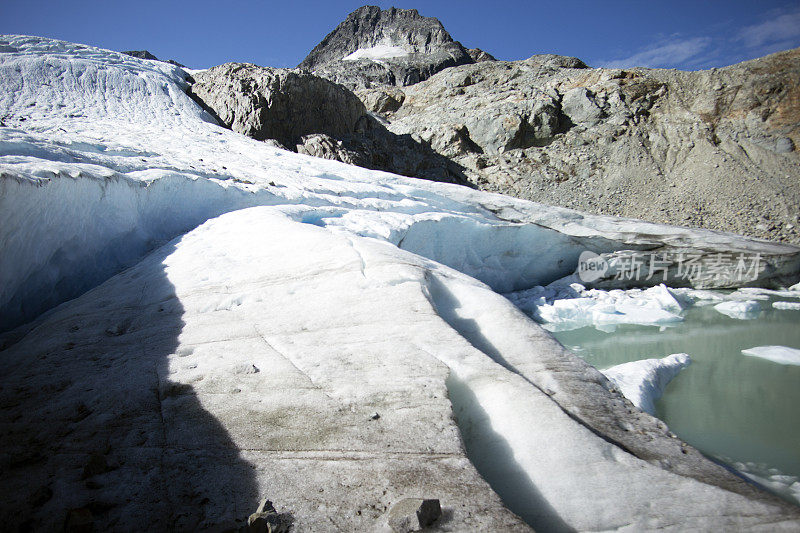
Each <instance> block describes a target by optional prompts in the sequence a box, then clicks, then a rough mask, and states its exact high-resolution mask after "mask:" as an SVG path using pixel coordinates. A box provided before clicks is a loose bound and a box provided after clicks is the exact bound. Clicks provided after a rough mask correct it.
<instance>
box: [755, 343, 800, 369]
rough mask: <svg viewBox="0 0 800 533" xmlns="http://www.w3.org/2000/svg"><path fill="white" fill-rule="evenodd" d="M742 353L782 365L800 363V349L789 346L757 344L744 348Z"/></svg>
mask: <svg viewBox="0 0 800 533" xmlns="http://www.w3.org/2000/svg"><path fill="white" fill-rule="evenodd" d="M742 353H743V354H744V355H749V356H751V357H759V358H761V359H766V360H767V361H772V362H773V363H778V364H781V365H800V350H798V349H797V348H789V347H788V346H756V347H754V348H748V349H746V350H742Z"/></svg>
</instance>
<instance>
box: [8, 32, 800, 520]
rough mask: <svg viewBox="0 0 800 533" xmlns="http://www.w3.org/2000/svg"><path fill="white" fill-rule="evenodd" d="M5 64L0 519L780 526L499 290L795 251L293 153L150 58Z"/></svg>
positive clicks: (36, 55)
mask: <svg viewBox="0 0 800 533" xmlns="http://www.w3.org/2000/svg"><path fill="white" fill-rule="evenodd" d="M0 50H2V52H0V84H2V86H3V87H2V89H3V90H2V91H0V250H2V253H1V254H0V332H3V334H2V336H0V349H2V351H0V361H2V367H3V369H4V370H3V377H2V382H1V383H0V413H2V415H0V420H2V423H3V426H4V429H5V431H4V432H3V434H2V436H0V443H2V449H3V454H2V457H3V463H2V464H3V469H4V484H5V485H6V487H7V490H6V493H7V495H8V496H7V498H5V500H4V502H3V503H2V505H0V518H1V519H2V520H3V523H4V524H7V525H8V526H9V527H19V526H22V525H25V524H27V525H28V526H31V527H35V528H37V529H56V528H58V527H61V524H62V523H63V521H64V516H65V513H66V514H67V516H69V513H71V512H74V511H75V510H76V509H78V510H85V512H88V513H90V515H91V516H92V517H93V521H94V524H95V526H96V527H97V528H98V529H108V528H116V529H121V530H134V529H136V530H141V529H147V530H190V529H191V530H197V529H210V528H222V527H226V526H230V525H232V524H233V525H235V524H237V522H236V521H237V520H241V519H242V518H246V516H247V515H248V514H249V513H250V512H252V511H253V510H254V509H255V504H256V502H257V501H258V499H259V498H261V497H269V498H270V499H272V500H273V502H274V503H275V505H276V508H277V509H278V510H279V511H286V512H289V513H291V514H292V516H293V517H294V526H295V528H296V529H297V530H299V531H308V530H330V529H335V530H365V529H380V528H386V527H387V526H386V523H385V512H386V510H387V509H388V508H389V507H391V505H392V504H393V503H394V502H397V501H398V500H400V499H402V498H403V497H408V496H413V497H419V496H422V497H433V498H439V499H440V500H441V502H442V506H443V508H444V510H445V515H444V516H443V518H442V520H443V521H444V523H443V524H442V527H445V528H448V529H452V530H464V529H487V530H493V529H494V530H509V531H514V530H519V531H524V530H528V529H529V527H530V526H532V527H533V528H535V529H542V530H550V531H559V530H563V531H570V530H608V529H628V530H654V529H670V528H672V529H686V528H687V527H697V528H711V527H715V528H717V527H722V528H738V529H741V528H754V529H758V528H761V529H764V530H780V529H783V530H796V529H797V527H798V524H799V523H800V512H799V511H798V510H797V509H796V508H794V507H792V506H789V505H787V504H785V503H784V502H782V501H780V500H778V499H776V498H774V497H773V496H771V495H769V494H767V493H765V492H763V491H761V490H759V489H757V488H756V487H755V486H754V485H753V484H751V483H748V482H745V481H744V480H742V479H741V478H739V477H737V476H735V475H734V474H732V473H730V472H729V471H728V470H726V469H724V468H722V467H720V466H719V465H716V464H715V463H712V462H710V461H708V460H707V459H705V458H704V457H703V456H702V455H701V454H700V453H699V452H697V451H696V450H694V449H692V448H691V447H688V446H686V445H685V444H683V443H681V442H680V441H679V440H678V439H677V438H676V437H675V436H674V435H672V434H671V433H670V432H669V430H668V429H667V428H666V427H665V426H664V424H663V423H662V422H660V421H658V420H657V419H655V418H653V417H652V416H650V415H648V414H647V413H644V412H642V411H640V410H638V409H635V408H633V406H632V405H631V403H630V402H629V401H628V400H626V399H625V398H624V397H623V396H622V395H620V394H619V392H618V391H616V390H615V387H614V386H613V385H612V384H611V383H610V382H609V381H608V379H607V378H605V377H604V376H603V374H601V373H600V372H599V371H597V370H596V369H594V368H593V367H591V366H589V365H588V364H586V363H584V362H583V361H581V360H580V359H579V358H578V357H576V356H575V355H574V354H571V353H570V352H569V351H567V350H566V349H565V348H564V347H563V346H561V345H560V344H558V343H557V342H556V341H555V340H554V339H553V338H552V337H551V336H550V335H549V334H548V333H547V332H546V331H545V330H544V329H542V328H541V327H540V326H539V325H537V324H536V323H535V322H533V321H532V320H530V318H529V317H528V316H526V315H525V314H524V313H523V312H521V311H520V310H519V309H517V307H515V306H514V305H513V304H512V302H511V301H509V299H508V298H506V297H504V296H502V295H501V294H498V293H514V292H516V291H524V290H531V289H532V288H535V287H545V286H547V285H549V284H551V283H553V282H555V281H557V280H560V279H562V278H564V277H565V276H570V275H571V273H573V272H574V271H575V268H576V265H577V260H578V257H579V256H580V254H581V253H582V252H583V251H585V250H591V251H592V252H594V253H597V254H614V253H617V252H619V251H624V250H647V251H651V250H660V251H675V252H679V251H692V252H693V253H697V254H699V255H704V256H708V257H709V258H710V257H711V256H713V255H714V254H717V253H720V252H722V251H725V252H728V251H736V252H743V253H744V252H746V253H753V254H761V256H763V258H764V265H765V267H764V269H763V270H762V271H761V272H760V273H759V278H758V280H757V283H758V284H761V285H768V286H770V287H773V288H776V287H780V286H782V285H788V284H789V283H790V282H791V283H794V282H796V279H797V272H798V268H799V265H800V250H798V249H797V248H796V247H793V246H789V245H779V244H775V243H768V242H765V241H758V240H753V239H746V238H741V237H736V236H732V235H728V234H723V233H718V232H711V231H700V230H691V229H687V228H676V227H670V226H664V225H659V224H652V223H646V222H642V221H635V220H626V219H616V218H611V217H600V216H592V215H586V214H582V213H577V212H574V211H570V210H567V209H560V208H553V207H548V206H544V205H540V204H534V203H530V202H526V201H522V200H516V199H513V198H508V197H504V196H500V195H495V194H488V193H482V192H478V191H474V190H470V189H466V188H463V187H459V186H455V185H448V184H440V183H433V182H426V181H421V180H415V179H412V178H403V177H399V176H395V175H391V174H387V173H382V172H377V171H370V170H365V169H362V168H357V167H352V166H348V165H344V164H341V163H337V162H333V161H328V160H323V159H315V158H312V157H308V156H303V155H298V154H294V153H290V152H286V151H282V150H279V149H276V148H273V147H271V146H269V145H267V144H265V143H261V142H257V141H254V140H252V139H248V138H245V137H243V136H241V135H238V134H235V133H233V132H231V131H229V130H226V129H224V128H221V127H219V126H218V125H217V124H216V123H215V122H214V119H213V118H212V117H211V116H209V115H208V114H207V113H206V112H205V111H203V109H202V108H201V107H200V106H199V105H198V104H196V103H195V102H194V101H193V100H192V99H191V98H190V97H189V96H187V94H186V88H187V86H188V84H189V81H187V80H188V76H187V73H186V72H185V71H183V70H182V69H180V68H178V67H175V66H173V65H169V64H166V63H160V62H153V61H147V60H141V59H137V58H133V57H130V56H125V55H123V54H119V53H116V52H111V51H107V50H100V49H97V48H93V47H88V46H84V45H79V44H73V43H67V42H63V41H56V40H50V39H45V38H40V37H31V36H2V37H0ZM603 283H605V284H606V288H608V285H614V284H615V282H614V280H599V282H598V286H601V287H602V286H603ZM617 285H619V284H618V283H617ZM589 290H601V289H589ZM670 290H671V289H670ZM670 290H668V289H666V288H665V287H664V288H659V287H656V289H653V290H652V291H651V289H644V290H642V291H641V292H647V291H651V293H648V294H651V296H652V298H651V300H653V301H658V302H660V303H659V304H658V305H659V306H660V307H659V309H655V307H654V308H653V309H651V310H650V311H647V312H651V311H657V310H661V311H664V312H666V313H671V314H673V315H674V314H675V309H676V308H675V307H674V304H672V303H671V301H672V300H674V301H675V302H676V303H677V304H678V305H679V306H680V305H681V303H680V301H681V300H680V298H678V297H675V296H674V295H675V294H677V293H675V292H674V290H678V289H674V290H673V292H669V291H670ZM687 290H688V289H687ZM691 290H694V289H691ZM665 291H667V292H665ZM598 294H599V293H598ZM615 294H616V293H615ZM667 296H669V298H667ZM623 304H624V305H623ZM654 305H655V304H654ZM631 306H633V307H631ZM639 307H641V306H639V305H638V304H637V303H635V302H633V303H632V302H627V301H624V302H622V304H620V308H621V309H624V310H625V309H631V310H632V311H631V313H632V314H635V313H636V312H638V311H639V309H638V308H639ZM668 308H669V309H672V311H665V309H668ZM614 314H620V312H619V311H617V312H616V313H614ZM621 314H626V313H621ZM374 413H377V414H378V415H379V417H378V418H375V417H374V416H373V414H374ZM654 502H658V504H657V505H654Z"/></svg>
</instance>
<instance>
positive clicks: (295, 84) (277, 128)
mask: <svg viewBox="0 0 800 533" xmlns="http://www.w3.org/2000/svg"><path fill="white" fill-rule="evenodd" d="M191 90H192V94H193V95H194V96H195V98H197V99H199V100H201V101H202V102H203V103H204V104H205V106H207V108H209V109H210V110H212V111H213V112H214V113H215V114H216V115H217V117H218V118H219V120H220V121H221V123H223V124H224V125H225V126H227V127H229V128H231V129H232V130H233V131H236V132H238V133H242V134H244V135H247V136H249V137H252V138H254V139H258V140H265V139H275V140H277V141H278V142H280V143H281V144H283V145H286V146H294V145H295V144H297V143H298V142H299V141H300V139H301V138H302V137H303V136H304V135H309V134H312V133H324V134H327V135H331V136H333V137H341V136H343V135H348V134H350V133H352V132H353V130H354V128H355V125H356V121H357V120H358V119H359V118H360V117H361V116H363V115H364V113H365V112H366V109H365V108H364V104H362V103H361V101H360V100H359V99H358V97H357V96H355V95H354V94H353V93H351V92H350V91H348V90H347V89H345V88H344V87H342V86H340V85H337V84H335V83H332V82H330V81H328V80H326V79H323V78H320V77H318V76H314V75H313V74H309V73H306V72H298V71H295V70H290V69H275V68H267V67H258V66H256V65H251V64H247V63H227V64H225V65H220V66H217V67H213V68H210V69H208V70H206V71H204V72H200V73H198V74H197V75H196V76H195V84H194V85H193V86H192V89H191Z"/></svg>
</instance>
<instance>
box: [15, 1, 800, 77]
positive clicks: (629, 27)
mask: <svg viewBox="0 0 800 533" xmlns="http://www.w3.org/2000/svg"><path fill="white" fill-rule="evenodd" d="M371 4H372V5H379V6H381V7H383V8H388V7H391V6H395V7H401V8H417V9H418V10H419V11H420V13H422V14H423V15H426V16H433V17H437V18H439V19H440V20H441V21H442V23H443V24H444V26H445V28H446V29H447V30H448V31H449V32H450V34H451V35H452V36H453V38H454V39H456V40H459V41H461V43H462V44H464V45H465V46H467V47H479V48H482V49H484V50H486V51H487V52H490V53H492V54H494V55H495V56H496V57H497V58H498V59H507V60H513V59H524V58H526V57H529V56H531V55H533V54H537V53H556V54H563V55H571V56H576V57H579V58H581V59H583V60H584V61H586V62H587V63H588V64H589V65H591V66H618V67H627V66H652V67H665V68H682V69H690V70H695V69H700V68H711V67H721V66H725V65H729V64H731V63H736V62H738V61H743V60H746V59H752V58H755V57H760V56H762V55H765V54H768V53H772V52H775V51H778V50H785V49H787V48H794V47H798V46H800V1H797V0H795V1H790V2H789V1H785V0H784V1H777V0H774V1H773V0H762V1H757V2H756V1H741V0H728V1H702V0H693V1H684V0H675V1H672V2H653V1H615V0H606V1H585V0H584V1H578V0H574V1H569V0H564V1H548V2H543V1H528V2H524V1H503V0H492V1H486V0H484V1H473V0H462V1H425V2H420V1H417V2H406V1H395V2H372V3H371ZM360 5H363V4H362V3H361V2H345V1H342V2H336V1H328V2H321V1H308V2H301V1H298V2H291V1H282V2H268V1H260V2H259V1H250V0H248V1H236V0H229V1H227V2H220V1H219V0H215V1H207V0H192V1H191V2H189V1H183V0H180V1H169V0H161V1H158V2H156V1H150V0H140V1H139V2H135V3H134V2H117V1H114V0H106V1H103V2H99V1H83V0H74V1H55V0H2V2H0V32H2V33H23V34H32V35H44V36H47V37H54V38H59V39H65V40H68V41H75V42H80V43H84V44H90V45H94V46H100V47H103V48H110V49H112V50H129V49H137V50H138V49H147V50H149V51H150V52H152V53H154V54H155V55H156V56H158V57H159V58H162V59H170V58H172V59H176V60H177V61H180V62H181V63H184V64H186V65H187V66H189V67H193V68H203V67H208V66H213V65H217V64H220V63H224V62H227V61H248V62H252V63H256V64H259V65H266V66H276V67H292V66H295V65H297V63H299V62H300V61H301V60H302V59H303V58H304V57H305V55H306V54H307V53H308V52H309V51H311V49H312V48H313V47H314V46H315V45H316V44H317V43H318V42H319V41H320V40H321V39H322V38H323V37H324V36H325V35H326V34H327V33H328V32H330V31H331V30H332V29H333V28H334V27H335V26H336V25H337V24H338V23H339V22H340V21H341V20H343V19H344V18H345V17H346V16H347V14H348V13H349V12H350V11H352V10H354V9H356V8H357V7H359V6H360Z"/></svg>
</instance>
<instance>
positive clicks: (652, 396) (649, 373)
mask: <svg viewBox="0 0 800 533" xmlns="http://www.w3.org/2000/svg"><path fill="white" fill-rule="evenodd" d="M691 362H692V359H691V357H689V355H688V354H685V353H674V354H672V355H668V356H667V357H664V358H661V359H643V360H641V361H633V362H630V363H623V364H621V365H616V366H612V367H611V368H608V369H606V370H602V371H601V372H603V374H605V376H606V377H607V378H608V379H609V380H610V381H611V382H612V383H614V385H616V386H617V388H618V389H619V390H620V392H622V395H623V396H625V397H626V398H627V399H629V400H630V401H631V403H632V404H633V405H635V406H636V407H638V408H639V409H641V410H642V411H645V412H648V413H650V414H651V415H655V413H656V406H655V401H656V400H658V399H659V398H661V395H662V394H663V393H664V389H665V388H666V387H667V385H668V384H669V382H670V381H672V379H673V378H674V377H675V376H677V375H678V373H679V372H680V371H681V370H683V369H684V368H686V367H687V366H689V365H690V364H691Z"/></svg>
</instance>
